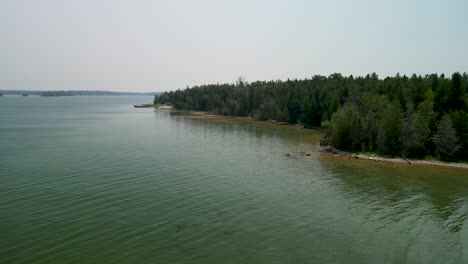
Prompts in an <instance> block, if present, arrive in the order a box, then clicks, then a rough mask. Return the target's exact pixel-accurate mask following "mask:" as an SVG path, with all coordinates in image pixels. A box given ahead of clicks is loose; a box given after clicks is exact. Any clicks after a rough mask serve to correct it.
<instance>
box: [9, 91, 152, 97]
mask: <svg viewBox="0 0 468 264" xmlns="http://www.w3.org/2000/svg"><path fill="white" fill-rule="evenodd" d="M0 93H3V94H4V95H22V94H28V95H39V96H84V95H157V94H159V93H158V92H154V93H136V92H110V91H83V90H68V91H65V90H62V91H31V90H0Z"/></svg>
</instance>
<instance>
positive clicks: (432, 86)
mask: <svg viewBox="0 0 468 264" xmlns="http://www.w3.org/2000/svg"><path fill="white" fill-rule="evenodd" d="M467 89H468V74H467V73H463V74H460V73H458V72H456V73H453V74H452V75H451V76H449V77H446V76H445V75H444V74H441V75H438V74H429V75H425V76H421V75H416V74H413V75H412V76H410V77H408V76H406V75H403V76H400V75H399V74H397V75H396V76H394V77H386V78H384V79H379V77H378V76H377V74H375V73H373V74H368V75H366V76H359V77H354V76H352V75H351V76H343V75H341V74H339V73H335V74H332V75H330V76H328V77H326V76H320V75H316V76H313V77H312V78H308V79H301V80H286V81H281V80H276V81H256V82H251V83H248V82H246V81H245V80H243V79H242V78H239V80H238V81H237V82H236V83H226V84H210V85H200V86H194V87H191V88H190V87H187V88H186V89H184V90H176V91H170V92H165V93H162V94H160V95H156V96H155V98H154V103H155V104H171V105H172V106H173V107H175V108H178V109H185V110H196V111H209V112H213V113H216V114H221V115H229V116H251V117H253V118H256V119H258V120H277V121H283V122H288V123H300V124H303V125H304V126H305V127H322V128H323V129H324V130H325V135H324V137H323V139H322V141H321V144H323V145H329V146H334V147H336V148H338V149H342V150H348V151H360V152H376V153H379V154H382V155H390V156H400V155H404V156H407V157H416V158H422V157H425V156H428V155H430V156H438V157H439V158H441V159H447V160H468V95H467V92H466V91H467Z"/></svg>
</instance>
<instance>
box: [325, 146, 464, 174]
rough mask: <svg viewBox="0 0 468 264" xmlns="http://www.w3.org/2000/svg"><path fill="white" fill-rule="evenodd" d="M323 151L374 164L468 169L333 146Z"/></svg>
mask: <svg viewBox="0 0 468 264" xmlns="http://www.w3.org/2000/svg"><path fill="white" fill-rule="evenodd" d="M321 149H322V151H325V152H329V153H333V154H336V155H340V156H344V157H349V158H353V159H362V160H368V161H372V162H390V163H406V164H410V165H431V166H442V167H452V168H461V169H468V164H465V163H456V162H444V161H436V160H412V159H411V160H410V159H407V158H404V157H403V158H386V157H380V156H369V155H364V154H359V153H351V152H347V151H342V150H338V149H336V148H334V147H331V146H322V147H321Z"/></svg>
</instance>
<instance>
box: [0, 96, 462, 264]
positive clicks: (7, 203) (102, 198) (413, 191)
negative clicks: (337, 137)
mask: <svg viewBox="0 0 468 264" xmlns="http://www.w3.org/2000/svg"><path fill="white" fill-rule="evenodd" d="M18 98H20V97H18ZM2 100H3V99H2ZM7 100H11V101H2V103H0V113H5V112H4V110H5V111H7V113H8V114H7V115H4V114H0V147H1V151H0V179H1V180H2V184H1V185H0V215H2V221H1V222H0V231H1V234H2V239H1V240H0V262H5V263H64V262H80V263H154V262H155V261H157V262H161V263H465V262H467V261H468V256H467V253H468V252H467V250H466V248H467V242H468V236H467V228H466V223H467V219H466V215H467V204H468V199H467V196H468V175H467V172H466V171H465V170H460V169H449V168H438V167H425V166H410V165H405V164H396V165H395V164H389V163H370V162H368V161H363V160H351V159H347V158H342V157H334V156H333V155H330V154H328V153H322V152H320V151H319V149H318V147H317V142H318V138H319V137H320V134H319V133H317V132H316V131H313V130H306V129H298V128H296V127H294V126H282V125H276V124H270V123H267V122H255V121H247V122H246V121H245V120H239V119H236V118H227V119H223V118H201V117H199V116H194V115H190V114H187V113H182V112H174V111H168V110H158V109H156V110H153V109H134V108H133V107H132V106H131V105H132V104H136V103H141V102H145V101H143V99H142V98H135V97H75V98H50V99H49V98H36V100H33V98H24V100H23V101H25V102H27V105H26V106H24V108H22V107H21V102H23V101H18V99H17V98H16V99H15V98H13V99H11V98H7ZM14 100H16V101H14ZM148 100H149V99H148ZM65 106H66V107H65ZM57 109H63V111H57ZM286 154H288V155H286ZM306 154H310V155H306Z"/></svg>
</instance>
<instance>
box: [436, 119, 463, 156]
mask: <svg viewBox="0 0 468 264" xmlns="http://www.w3.org/2000/svg"><path fill="white" fill-rule="evenodd" d="M433 141H434V144H435V148H436V153H437V154H438V155H440V157H441V158H450V157H453V156H454V155H455V154H456V153H457V151H458V150H459V148H460V145H459V144H458V138H457V135H456V132H455V128H454V127H453V124H452V119H451V118H450V116H449V115H448V114H444V116H443V117H442V119H441V120H440V123H439V128H438V130H437V134H436V135H435V136H434V139H433Z"/></svg>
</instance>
